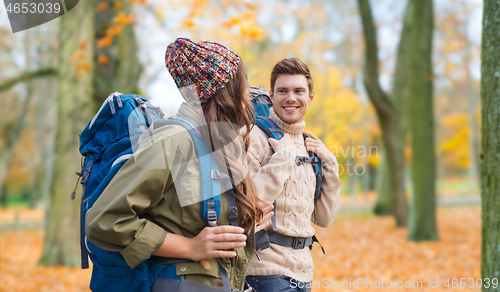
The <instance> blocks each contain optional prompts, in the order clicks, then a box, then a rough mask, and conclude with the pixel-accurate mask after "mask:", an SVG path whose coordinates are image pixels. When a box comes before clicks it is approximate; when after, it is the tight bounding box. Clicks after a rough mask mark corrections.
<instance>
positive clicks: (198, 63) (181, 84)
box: [165, 38, 240, 103]
mask: <svg viewBox="0 0 500 292" xmlns="http://www.w3.org/2000/svg"><path fill="white" fill-rule="evenodd" d="M239 62H240V57H239V56H238V53H237V52H235V51H233V50H231V49H229V48H227V47H225V46H223V45H221V44H218V43H216V42H212V41H193V40H190V39H188V38H178V39H176V40H175V42H173V43H171V44H170V45H168V47H167V52H166V53H165V66H167V68H168V71H169V72H170V75H172V77H173V78H174V81H175V84H177V87H178V88H179V89H181V92H182V93H183V95H184V98H185V99H186V100H188V101H190V98H189V97H188V96H187V95H189V94H186V93H188V92H190V91H194V90H189V88H191V89H194V88H193V86H194V87H195V88H196V93H197V95H196V94H194V92H191V93H192V94H193V95H196V96H197V98H198V99H197V100H196V102H197V103H204V102H206V101H207V100H208V99H209V98H210V97H212V96H213V95H214V94H215V93H216V92H217V91H219V90H220V89H221V88H223V87H224V86H225V85H226V83H227V82H228V81H229V80H230V79H231V78H233V76H234V74H235V73H236V69H238V64H239ZM190 85H192V86H191V87H190Z"/></svg>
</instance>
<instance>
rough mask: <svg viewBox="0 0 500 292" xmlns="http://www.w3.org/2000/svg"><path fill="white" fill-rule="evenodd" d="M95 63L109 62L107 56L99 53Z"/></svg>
mask: <svg viewBox="0 0 500 292" xmlns="http://www.w3.org/2000/svg"><path fill="white" fill-rule="evenodd" d="M97 63H99V64H108V63H109V58H108V57H106V56H104V55H99V58H97Z"/></svg>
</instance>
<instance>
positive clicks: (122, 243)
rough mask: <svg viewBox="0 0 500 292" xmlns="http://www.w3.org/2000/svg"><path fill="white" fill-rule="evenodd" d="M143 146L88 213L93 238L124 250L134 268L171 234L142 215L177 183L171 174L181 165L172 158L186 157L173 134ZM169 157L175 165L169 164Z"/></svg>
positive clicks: (88, 228)
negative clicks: (173, 138)
mask: <svg viewBox="0 0 500 292" xmlns="http://www.w3.org/2000/svg"><path fill="white" fill-rule="evenodd" d="M142 146H143V145H141V148H140V149H139V150H138V151H137V152H136V153H135V155H134V157H132V158H131V159H130V160H129V161H127V162H126V163H125V164H124V165H123V167H122V168H121V169H120V170H119V171H118V173H117V174H116V175H115V177H114V178H113V179H112V180H111V182H110V183H109V185H108V186H107V187H106V189H105V190H104V191H103V192H102V194H101V195H100V197H99V198H98V199H97V200H96V202H95V203H94V205H93V206H92V208H90V209H89V210H88V211H87V214H86V235H87V237H88V239H89V241H90V242H92V243H93V244H95V245H96V246H98V247H99V248H102V249H104V250H109V251H117V252H120V254H121V255H122V256H123V257H124V259H125V261H126V262H127V264H128V265H129V266H130V267H131V268H135V267H137V266H138V265H139V264H140V263H142V262H143V261H144V260H146V259H148V258H149V257H150V256H151V254H152V253H153V252H154V251H155V250H156V249H157V248H158V247H159V246H160V245H161V244H162V243H163V241H164V240H165V237H166V236H167V232H166V231H165V230H164V229H163V228H162V227H160V226H158V225H157V224H155V223H154V222H152V221H149V220H147V219H145V218H143V217H142V216H141V215H143V214H145V213H147V212H148V211H149V210H150V209H152V208H153V207H155V206H156V205H157V204H158V203H159V202H160V200H161V199H162V198H163V195H164V193H165V191H166V190H167V189H169V188H171V187H172V186H173V180H172V176H171V175H175V174H174V173H173V172H178V167H176V166H175V164H176V161H173V160H172V158H175V157H182V155H181V153H180V149H179V147H178V146H177V144H176V143H175V142H174V141H173V140H172V139H170V138H164V139H160V140H156V141H155V142H153V143H149V145H147V146H144V147H142ZM167 151H168V152H169V153H166V152H167ZM167 157H168V162H170V164H171V165H174V167H171V168H169V167H168V163H167ZM177 164H179V162H178V161H177Z"/></svg>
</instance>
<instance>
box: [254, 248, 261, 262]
mask: <svg viewBox="0 0 500 292" xmlns="http://www.w3.org/2000/svg"><path fill="white" fill-rule="evenodd" d="M254 250H255V256H256V257H257V259H258V260H259V261H260V256H259V253H258V252H257V250H256V249H254Z"/></svg>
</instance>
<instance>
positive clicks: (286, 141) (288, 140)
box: [267, 133, 293, 152]
mask: <svg viewBox="0 0 500 292" xmlns="http://www.w3.org/2000/svg"><path fill="white" fill-rule="evenodd" d="M267 142H269V144H271V147H273V150H274V151H275V152H276V148H278V147H279V146H285V147H293V140H292V137H290V135H289V134H288V133H286V134H285V135H283V138H281V139H280V140H276V139H274V138H269V139H267Z"/></svg>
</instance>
